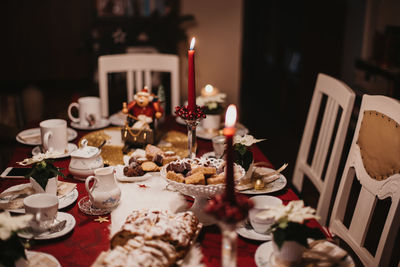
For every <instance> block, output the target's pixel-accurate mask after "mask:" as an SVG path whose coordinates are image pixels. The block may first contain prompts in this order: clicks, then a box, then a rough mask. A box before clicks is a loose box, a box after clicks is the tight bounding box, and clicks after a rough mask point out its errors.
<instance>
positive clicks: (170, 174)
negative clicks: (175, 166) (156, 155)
mask: <svg viewBox="0 0 400 267" xmlns="http://www.w3.org/2000/svg"><path fill="white" fill-rule="evenodd" d="M167 178H168V179H170V180H172V181H175V182H178V183H184V182H185V177H184V176H183V175H182V173H176V172H173V171H169V172H167Z"/></svg>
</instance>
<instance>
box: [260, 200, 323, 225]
mask: <svg viewBox="0 0 400 267" xmlns="http://www.w3.org/2000/svg"><path fill="white" fill-rule="evenodd" d="M257 217H258V218H259V219H262V220H266V219H269V218H273V219H275V221H288V222H296V223H300V224H302V223H303V222H304V221H305V220H309V219H318V216H316V215H315V209H313V208H311V207H304V202H303V200H295V201H291V202H289V204H287V205H286V206H285V205H283V204H280V205H277V206H273V207H266V210H265V211H261V212H260V213H258V214H257Z"/></svg>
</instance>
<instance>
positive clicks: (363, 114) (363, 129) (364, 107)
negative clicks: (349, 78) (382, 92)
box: [329, 95, 400, 266]
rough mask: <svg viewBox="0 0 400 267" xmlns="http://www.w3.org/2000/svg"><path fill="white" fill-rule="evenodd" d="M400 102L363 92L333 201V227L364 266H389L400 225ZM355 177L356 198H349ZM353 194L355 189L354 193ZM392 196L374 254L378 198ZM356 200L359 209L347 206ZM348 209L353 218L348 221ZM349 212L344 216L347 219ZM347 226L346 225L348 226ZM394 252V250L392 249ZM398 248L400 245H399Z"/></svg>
mask: <svg viewBox="0 0 400 267" xmlns="http://www.w3.org/2000/svg"><path fill="white" fill-rule="evenodd" d="M399 123H400V102H398V101H397V100H394V99H392V98H389V97H385V96H369V95H364V96H363V99H362V103H361V108H360V114H359V117H358V121H357V126H356V130H355V133H354V137H353V141H352V144H351V147H350V151H349V155H348V158H347V161H346V165H345V168H344V171H343V176H342V179H341V181H340V185H339V190H338V194H337V196H336V199H335V203H334V207H333V211H332V216H331V221H330V226H329V227H330V229H331V231H332V232H333V233H334V234H336V235H338V236H339V237H340V238H342V239H343V240H344V241H345V242H346V243H347V244H348V245H349V246H350V247H351V248H352V249H353V250H354V252H355V253H356V254H357V255H358V256H359V258H360V260H361V261H362V262H363V264H364V265H365V266H389V261H390V257H391V252H392V249H393V244H394V241H395V238H396V233H397V231H398V229H399V224H400V220H399V218H400V209H399V198H400V175H399V173H400V126H399ZM355 177H356V178H357V179H358V181H359V183H360V184H361V190H360V193H359V195H358V196H354V193H353V194H352V196H350V192H351V187H352V184H353V183H354V182H355V183H357V181H355ZM353 192H354V191H353ZM388 197H390V198H391V205H390V208H389V211H388V213H387V218H386V220H384V219H382V221H384V226H383V230H382V233H381V236H380V239H379V243H378V246H377V249H376V252H375V255H372V254H371V253H370V252H369V251H368V249H366V247H365V245H364V242H365V239H366V236H367V233H368V230H369V228H370V227H372V228H371V229H375V228H374V225H370V222H371V218H372V216H373V213H374V209H375V205H376V204H377V201H378V199H381V200H382V199H385V198H388ZM352 198H353V199H356V201H357V202H356V204H355V208H353V205H351V207H350V208H348V210H347V205H348V203H349V201H350V200H351V199H352ZM348 211H350V213H351V214H352V217H351V222H350V224H348V223H347V222H346V223H344V218H345V214H346V213H347V212H348ZM347 216H348V215H347V214H346V217H347ZM345 224H346V225H349V227H346V225H345ZM393 252H394V251H393ZM397 252H398V248H397Z"/></svg>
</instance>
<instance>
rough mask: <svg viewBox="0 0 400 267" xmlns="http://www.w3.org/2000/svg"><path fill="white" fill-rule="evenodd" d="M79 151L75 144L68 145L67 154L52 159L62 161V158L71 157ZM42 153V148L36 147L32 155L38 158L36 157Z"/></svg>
mask: <svg viewBox="0 0 400 267" xmlns="http://www.w3.org/2000/svg"><path fill="white" fill-rule="evenodd" d="M77 149H78V147H77V146H76V145H75V144H73V143H68V148H67V152H65V153H64V154H59V155H54V156H52V157H51V158H52V159H61V158H66V157H69V156H70V155H71V153H72V152H74V151H75V150H77ZM40 152H41V151H40V146H35V147H34V148H33V149H32V155H33V156H36V155H37V154H39V153H40Z"/></svg>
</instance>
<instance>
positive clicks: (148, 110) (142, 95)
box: [122, 87, 163, 129]
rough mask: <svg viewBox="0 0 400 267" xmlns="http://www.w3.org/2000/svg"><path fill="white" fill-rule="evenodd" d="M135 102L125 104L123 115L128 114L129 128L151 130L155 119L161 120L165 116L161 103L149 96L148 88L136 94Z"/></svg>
mask: <svg viewBox="0 0 400 267" xmlns="http://www.w3.org/2000/svg"><path fill="white" fill-rule="evenodd" d="M133 98H134V100H133V101H132V102H130V103H129V104H128V105H126V102H124V103H123V108H122V113H124V114H128V117H127V121H128V125H129V127H132V128H134V129H149V128H150V127H149V125H150V124H152V123H153V121H154V118H157V119H159V118H161V117H162V114H163V110H162V107H161V105H160V101H158V99H155V98H154V96H153V95H151V94H149V92H148V90H147V87H145V88H144V89H142V90H141V91H140V92H138V93H136V94H135V96H134V97H133Z"/></svg>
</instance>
